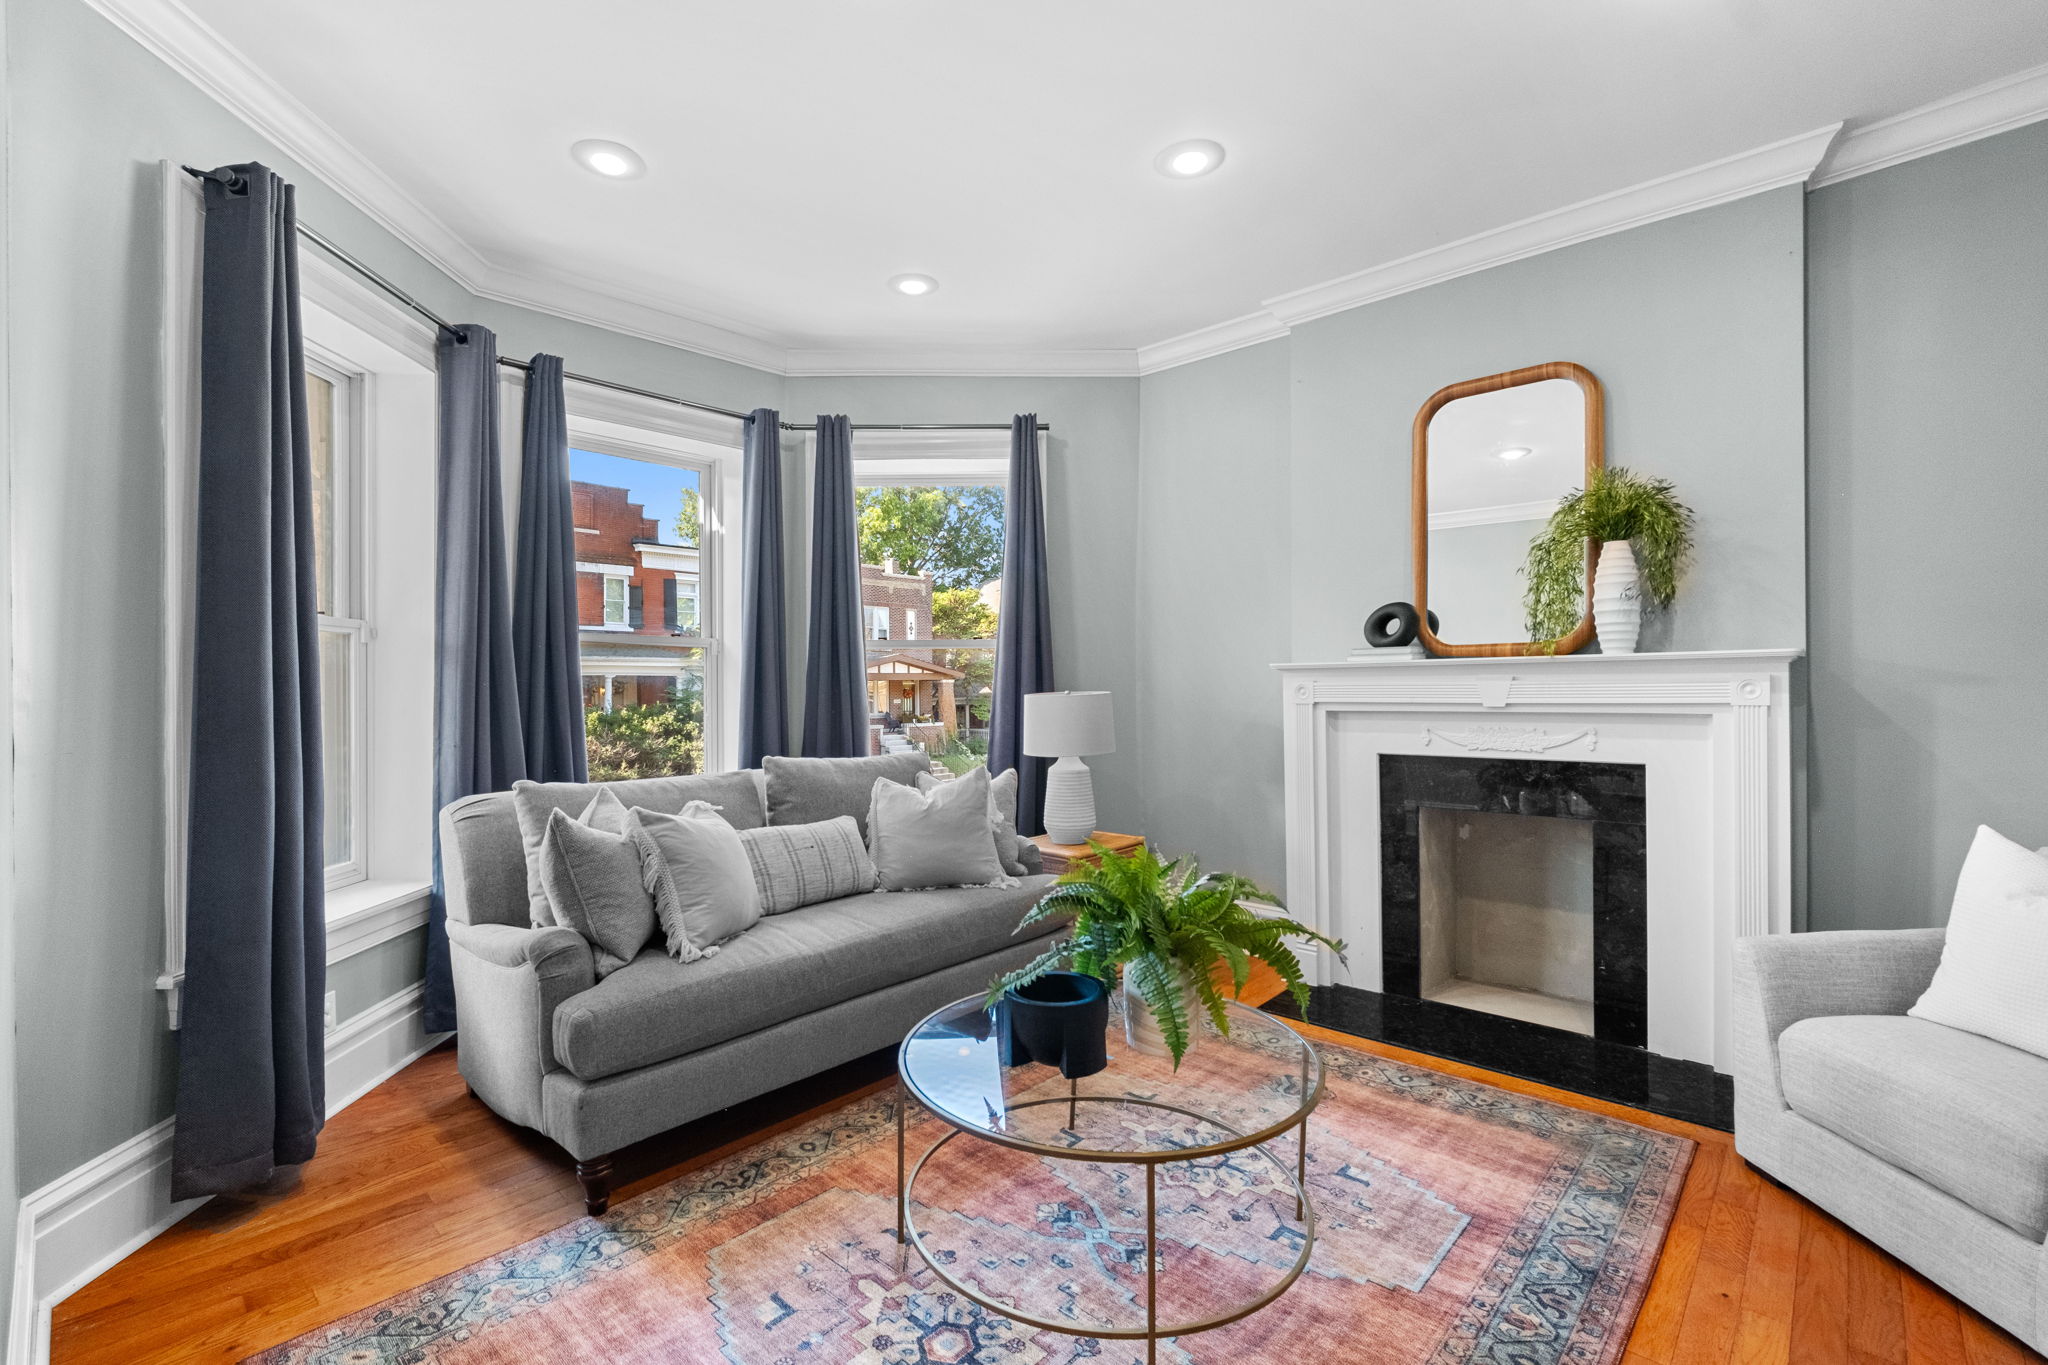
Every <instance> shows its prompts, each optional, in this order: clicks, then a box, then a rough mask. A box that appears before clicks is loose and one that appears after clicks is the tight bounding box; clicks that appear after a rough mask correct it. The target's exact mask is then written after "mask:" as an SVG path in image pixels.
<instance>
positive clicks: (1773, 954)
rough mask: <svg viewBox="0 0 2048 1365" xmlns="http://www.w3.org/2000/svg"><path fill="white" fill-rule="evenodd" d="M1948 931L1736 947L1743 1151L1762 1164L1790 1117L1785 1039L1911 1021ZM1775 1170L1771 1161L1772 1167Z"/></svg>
mask: <svg viewBox="0 0 2048 1365" xmlns="http://www.w3.org/2000/svg"><path fill="white" fill-rule="evenodd" d="M1945 938H1946V931H1944V930H1941V929H1883V930H1863V929H1854V930H1844V931H1839V932H1834V933H1818V934H1772V935H1769V936H1767V937H1763V938H1745V939H1739V940H1737V941H1736V944H1735V975H1734V989H1733V992H1732V994H1733V997H1734V999H1733V1004H1732V1008H1733V1014H1732V1016H1731V1023H1732V1025H1733V1033H1734V1045H1735V1135H1736V1147H1737V1149H1738V1150H1739V1151H1741V1152H1742V1153H1743V1154H1744V1155H1745V1156H1750V1157H1752V1158H1754V1157H1755V1156H1756V1155H1757V1152H1758V1146H1757V1145H1756V1144H1762V1143H1764V1142H1766V1141H1767V1139H1766V1138H1765V1137H1764V1136H1763V1130H1764V1129H1765V1128H1767V1127H1768V1125H1769V1124H1770V1121H1771V1120H1772V1118H1773V1117H1774V1116H1775V1115H1777V1114H1778V1113H1779V1112H1781V1111H1782V1110H1784V1109H1785V1107H1786V1105H1785V1095H1784V1091H1783V1090H1782V1089H1781V1088H1780V1086H1779V1084H1778V1035H1780V1034H1782V1033H1783V1032H1784V1031H1785V1030H1786V1029H1788V1028H1790V1027H1791V1026H1792V1025H1794V1024H1796V1023H1798V1022H1799V1021H1800V1020H1801V1019H1818V1018H1822V1017H1825V1016H1828V1015H1838V1014H1904V1013H1905V1012H1906V1011H1907V1010H1908V1009H1910V1008H1912V1005H1913V1002H1914V1001H1916V1000H1918V999H1919V998H1920V995H1921V993H1922V992H1923V991H1925V990H1926V989H1927V984H1928V983H1929V982H1930V981H1932V980H1933V979H1934V969H1935V968H1936V967H1937V966H1939V965H1940V964H1941V946H1942V943H1943V941H1944V939H1945ZM1764 1164H1765V1165H1766V1166H1767V1167H1768V1164H1769V1163H1768V1161H1766V1162H1765V1163H1764Z"/></svg>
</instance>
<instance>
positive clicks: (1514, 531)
mask: <svg viewBox="0 0 2048 1365" xmlns="http://www.w3.org/2000/svg"><path fill="white" fill-rule="evenodd" d="M1427 467H1428V477H1429V519H1428V535H1429V609H1430V610H1431V611H1433V612H1435V613H1436V615H1437V618H1438V622H1439V624H1438V626H1437V631H1436V633H1437V637H1438V638H1439V639H1441V640H1443V641H1445V642H1446V643H1450V644H1466V643H1479V642H1486V643H1496V642H1517V643H1519V642H1526V641H1527V640H1528V639H1529V629H1528V624H1527V622H1526V620H1525V619H1524V617H1523V613H1522V588H1523V582H1524V581H1523V577H1522V565H1523V562H1524V560H1525V559H1526V558H1527V556H1528V553H1529V542H1530V541H1531V540H1533V539H1534V538H1535V536H1536V533H1537V532H1538V531H1540V530H1542V529H1543V523H1544V522H1545V521H1547V520H1548V519H1549V517H1550V514H1551V513H1552V512H1553V511H1555V510H1557V500H1558V499H1559V498H1561V497H1563V496H1564V495H1565V494H1566V493H1569V492H1571V491H1572V490H1573V489H1574V488H1577V487H1579V485H1580V484H1581V483H1583V482H1584V481H1585V477H1586V395H1585V391H1584V390H1583V389H1581V388H1580V387H1579V386H1578V385H1577V384H1575V383H1573V382H1572V381H1571V380H1569V379H1545V380H1541V381H1539V382H1537V383H1534V384H1521V385H1517V386H1516V387H1514V388H1510V389H1498V390H1495V391H1494V392H1492V393H1478V394H1472V395H1470V396H1469V397H1465V398H1458V399H1453V400H1452V401H1451V402H1449V403H1446V404H1444V405H1443V406H1442V407H1441V408H1438V409H1437V411H1436V413H1435V414H1434V415H1433V416H1432V417H1431V418H1430V420H1429V461H1428V466H1427Z"/></svg>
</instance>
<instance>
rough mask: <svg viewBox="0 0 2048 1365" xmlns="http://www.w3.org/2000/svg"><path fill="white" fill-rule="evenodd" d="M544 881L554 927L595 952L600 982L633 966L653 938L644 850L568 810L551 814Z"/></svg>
mask: <svg viewBox="0 0 2048 1365" xmlns="http://www.w3.org/2000/svg"><path fill="white" fill-rule="evenodd" d="M591 804H592V806H593V807H596V805H597V803H596V802H592V803H591ZM619 813H620V814H621V815H624V814H625V812H624V811H623V810H621V811H620V812H619ZM540 876H541V884H542V885H543V886H545V887H546V888H547V897H548V905H549V906H550V908H551V909H552V910H553V911H554V916H555V921H556V922H557V923H558V924H562V925H566V926H567V927H569V928H571V929H574V930H575V931H576V932H577V933H579V934H581V935H583V937H584V938H586V939H588V940H589V941H590V946H591V947H592V948H594V949H595V950H596V952H595V953H594V954H593V956H594V958H595V960H596V963H597V974H598V976H599V977H600V978H602V977H605V976H608V975H610V974H611V973H612V972H614V971H617V970H618V969H619V968H621V967H623V966H625V965H626V964H627V963H628V962H631V961H632V960H633V959H634V957H636V956H637V955H638V954H639V952H640V950H641V949H642V948H644V947H646V946H647V940H648V939H649V938H650V937H652V936H653V934H654V900H653V898H652V897H651V896H649V895H648V894H647V887H646V885H645V884H644V881H643V878H642V876H641V871H640V850H639V848H638V847H637V846H635V844H634V842H633V841H632V840H631V839H630V838H628V837H626V836H625V835H623V834H614V833H611V832H609V831H607V830H604V829H599V828H596V827H595V824H594V822H589V821H584V820H571V819H570V818H569V812H567V811H565V810H554V811H550V812H548V828H547V833H546V834H544V835H542V836H541V844H540Z"/></svg>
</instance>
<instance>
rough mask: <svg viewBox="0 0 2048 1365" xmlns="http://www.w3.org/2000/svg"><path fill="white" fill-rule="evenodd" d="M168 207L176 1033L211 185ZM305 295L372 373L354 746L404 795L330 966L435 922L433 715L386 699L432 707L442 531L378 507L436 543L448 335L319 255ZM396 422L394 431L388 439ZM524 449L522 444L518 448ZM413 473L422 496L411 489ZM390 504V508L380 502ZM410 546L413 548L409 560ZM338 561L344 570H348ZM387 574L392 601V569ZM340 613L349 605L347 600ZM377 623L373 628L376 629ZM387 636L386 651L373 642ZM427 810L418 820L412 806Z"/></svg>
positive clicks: (170, 884) (340, 359)
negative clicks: (382, 519)
mask: <svg viewBox="0 0 2048 1365" xmlns="http://www.w3.org/2000/svg"><path fill="white" fill-rule="evenodd" d="M158 173H159V180H160V185H161V191H162V193H161V196H160V199H159V203H160V205H161V210H162V214H163V222H162V242H163V251H164V261H163V266H164V268H163V272H162V277H161V278H162V289H163V295H162V313H161V317H162V332H161V336H160V345H159V364H160V368H161V374H160V379H161V384H162V392H163V408H162V422H161V429H160V439H161V444H162V453H163V459H164V471H165V498H164V537H163V542H164V557H163V564H162V571H161V573H160V574H159V579H160V582H161V585H162V587H163V591H164V594H165V597H164V603H163V612H162V619H163V623H164V633H165V638H164V651H163V653H164V675H163V679H162V690H163V695H164V723H165V736H166V742H165V744H164V758H163V781H164V798H165V799H164V849H165V857H164V895H163V906H164V960H163V970H162V971H161V972H160V973H159V974H158V977H157V981H156V984H157V987H158V989H159V990H161V991H162V992H163V993H164V999H165V1006H166V1009H167V1011H168V1013H169V1017H170V1026H171V1027H172V1028H174V1029H175V1028H176V1027H177V1026H178V1012H179V1006H180V995H181V992H182V988H183V982H184V974H185V825H186V818H187V805H188V799H189V798H188V792H187V781H188V775H189V771H190V757H191V715H192V695H191V691H192V625H193V601H192V598H193V566H194V560H195V545H194V534H193V533H194V528H195V527H196V524H197V512H198V479H197V471H198V451H199V305H200V269H201V264H202V255H203V253H202V245H203V235H204V221H205V217H204V202H205V201H204V196H203V194H202V192H201V188H200V185H199V182H198V181H197V180H195V179H194V178H193V177H191V176H188V175H186V174H185V173H184V172H183V171H182V170H180V169H179V168H178V167H177V165H175V164H174V163H171V162H161V163H159V167H158ZM299 269H300V299H301V304H302V315H303V318H304V323H305V331H306V337H307V342H308V355H309V359H318V360H319V361H321V362H323V363H325V364H327V365H330V366H338V367H339V368H341V369H342V370H343V371H345V372H355V373H357V374H360V375H361V379H360V381H359V382H358V384H357V386H356V404H355V410H354V412H353V414H352V415H353V417H354V418H355V420H356V421H357V422H358V424H359V425H358V427H357V432H356V439H355V440H354V442H353V444H354V447H355V449H356V451H357V453H358V456H359V461H358V463H359V470H358V472H357V478H358V480H359V484H358V489H357V497H356V499H355V503H356V508H357V510H358V511H359V513H360V514H361V515H363V516H364V518H365V520H364V524H363V527H362V532H363V534H361V535H359V536H353V537H349V538H348V542H347V543H351V544H352V545H353V547H354V548H356V549H357V550H359V551H360V555H361V559H360V563H359V565H358V566H357V572H356V573H354V574H353V575H351V577H352V578H353V580H354V586H355V588H356V590H357V592H358V595H359V600H358V601H357V602H356V603H353V604H349V606H348V609H349V610H351V611H358V612H362V613H363V614H362V615H360V616H353V617H345V618H334V620H333V621H332V622H331V623H332V624H339V625H346V626H347V627H348V628H350V629H351V630H354V631H357V632H359V634H360V637H361V643H360V644H359V645H358V646H357V648H358V649H359V650H361V651H362V657H361V660H360V661H359V663H360V667H361V672H360V674H359V678H360V680H361V681H362V684H363V685H362V686H360V687H358V688H357V689H356V699H357V702H358V705H359V706H360V707H361V708H362V711H361V714H360V715H359V717H357V718H354V719H356V720H357V728H356V731H355V737H356V739H357V741H358V751H359V752H360V753H361V754H362V755H363V757H364V763H363V765H362V766H363V768H364V769H365V771H367V772H372V773H375V774H376V776H375V777H374V778H372V779H371V780H372V781H373V782H375V783H376V784H378V785H379V786H380V787H386V788H388V790H389V793H390V794H389V795H388V796H385V797H383V798H382V799H381V800H379V801H377V802H372V801H371V800H370V799H369V794H368V793H363V794H361V797H360V799H358V801H357V803H356V806H355V810H356V812H357V815H358V820H359V824H358V827H357V850H358V853H359V855H360V856H361V857H362V858H363V860H364V862H365V871H366V875H365V877H364V879H362V880H359V881H356V882H354V883H352V884H350V885H348V886H345V887H341V888H339V889H338V890H336V891H334V892H333V893H331V894H329V895H328V897H327V904H326V910H327V943H326V959H327V961H328V962H329V963H333V962H337V961H340V960H342V959H344V958H347V957H350V956H353V955H354V954H356V953H360V952H362V951H363V950H365V949H367V948H370V947H373V946H375V945H376V944H378V943H382V942H386V941H388V940H390V939H393V938H396V937H398V936H400V935H402V934H405V933H408V932H410V931H412V930H414V929H417V928H419V927H420V926H422V925H424V924H425V923H426V920H427V896H428V890H429V873H430V860H431V843H430V838H429V835H430V830H431V823H430V822H431V815H432V812H431V811H430V810H429V809H428V807H429V805H430V803H431V797H430V795H429V793H430V791H431V783H432V755H431V742H432V733H433V728H432V727H433V718H432V707H431V704H430V703H422V704H421V705H419V706H415V707H412V708H411V709H409V710H408V711H405V712H395V711H389V710H380V709H379V708H378V707H377V706H376V699H377V697H379V696H380V695H382V696H389V697H393V698H412V699H417V698H421V697H430V696H431V695H432V666H433V605H432V602H431V601H430V600H423V599H421V598H420V597H419V596H418V594H416V593H411V592H410V589H409V586H408V585H409V584H411V583H415V582H417V581H419V579H420V577H421V567H420V565H419V564H414V563H410V562H407V557H408V555H409V554H411V553H413V552H417V554H416V556H415V557H417V558H419V559H421V560H422V561H423V563H424V573H425V574H427V575H431V574H432V572H433V567H432V566H433V552H432V537H431V534H425V535H422V534H419V533H418V532H419V530H420V528H419V527H407V528H403V530H404V534H394V535H391V536H389V537H386V538H384V543H383V544H382V547H381V550H380V545H379V538H378V536H377V531H378V524H379V523H378V516H377V515H376V513H377V511H379V510H389V509H390V508H391V507H393V506H396V507H401V508H405V509H407V510H408V511H409V512H410V514H412V515H415V516H418V517H420V518H423V519H424V521H425V522H426V525H427V529H428V530H429V532H430V529H431V520H432V515H433V475H432V471H433V468H434V441H435V432H434V424H433V397H432V395H433V379H434V373H435V367H436V358H435V337H434V334H433V331H432V329H430V328H428V327H427V326H426V325H425V324H424V323H423V322H421V321H420V320H419V319H418V318H416V317H414V316H413V315H412V314H411V313H409V312H407V311H406V310H405V309H403V308H401V307H399V306H398V305H397V304H395V303H393V302H392V301H391V300H389V299H388V298H386V297H385V296H384V295H383V294H382V293H381V292H379V291H377V290H375V289H373V288H371V287H370V286H369V285H367V284H365V283H364V282H363V281H361V280H360V279H358V278H357V277H356V276H355V275H354V274H352V273H350V272H349V271H347V270H344V269H343V268H341V267H340V266H338V265H336V264H334V263H333V262H331V261H329V260H328V259H327V258H326V257H325V256H323V255H322V254H321V253H320V252H319V251H317V250H312V249H302V250H301V252H300V255H299ZM380 385H383V386H386V387H387V389H388V390H389V392H388V395H387V396H388V397H390V398H391V399H392V403H391V404H390V405H389V406H388V407H386V408H384V409H381V412H382V413H383V414H385V416H386V418H387V420H380V421H370V420H367V418H368V416H369V414H371V413H376V412H380V409H379V408H378V407H377V405H376V403H375V400H374V397H373V395H374V391H375V390H376V389H377V387H378V386H380ZM387 425H388V428H389V429H388V430H387V429H386V428H387ZM515 449H516V447H515ZM386 466H388V467H389V468H390V469H392V470H394V471H399V472H400V475H401V477H399V478H398V479H396V480H394V481H393V482H392V483H391V485H390V487H389V488H387V489H383V490H381V491H380V489H379V484H378V471H379V469H380V468H382V467H386ZM408 471H409V476H410V477H412V478H413V479H414V480H415V482H416V483H418V484H419V485H421V486H420V487H419V488H414V487H408V486H406V485H405V483H404V477H406V476H407V472H408ZM380 498H381V499H382V501H380V500H379V499H380ZM408 547H411V548H410V550H409V549H408ZM339 567H340V566H339V564H338V563H337V569H339ZM380 567H381V568H383V569H385V570H388V572H386V573H385V574H384V575H383V577H382V582H383V585H384V586H386V587H388V588H389V589H390V592H389V594H388V598H386V597H380V593H379V569H380ZM336 605H338V606H339V605H342V604H341V603H339V602H337V603H336ZM372 621H374V622H375V623H376V628H375V629H373V628H372V627H371V625H370V624H369V623H370V622H372ZM380 633H381V636H382V643H381V644H378V643H374V642H376V641H377V640H378V638H379V636H380ZM413 807H417V809H416V810H415V809H413Z"/></svg>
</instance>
